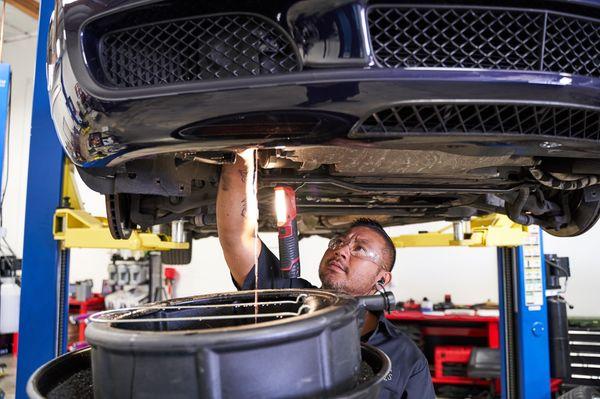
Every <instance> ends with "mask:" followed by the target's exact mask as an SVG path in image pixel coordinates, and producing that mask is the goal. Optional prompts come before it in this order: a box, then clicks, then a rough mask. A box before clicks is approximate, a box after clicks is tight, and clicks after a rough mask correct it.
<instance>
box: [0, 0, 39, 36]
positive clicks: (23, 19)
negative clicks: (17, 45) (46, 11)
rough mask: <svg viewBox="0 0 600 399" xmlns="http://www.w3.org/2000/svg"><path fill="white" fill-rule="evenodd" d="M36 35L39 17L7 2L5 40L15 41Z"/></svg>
mask: <svg viewBox="0 0 600 399" xmlns="http://www.w3.org/2000/svg"><path fill="white" fill-rule="evenodd" d="M1 4H2V3H1V2H0V8H1ZM0 13H1V11H0ZM36 35H37V19H35V18H32V17H30V16H29V15H27V14H25V13H24V12H22V11H21V10H19V9H17V8H16V7H14V6H12V5H10V4H6V17H5V19H4V41H5V42H13V41H18V40H23V39H25V38H28V37H31V36H36Z"/></svg>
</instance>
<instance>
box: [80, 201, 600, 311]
mask: <svg viewBox="0 0 600 399" xmlns="http://www.w3.org/2000/svg"><path fill="white" fill-rule="evenodd" d="M83 197H84V198H85V202H86V204H89V205H91V206H92V208H94V209H96V214H101V212H102V204H103V201H102V198H101V197H100V196H99V195H97V194H95V193H93V192H91V191H89V190H85V192H84V194H83ZM443 225H444V223H441V222H440V223H428V224H421V225H413V226H404V227H395V228H388V229H387V230H388V232H389V233H390V235H392V236H394V235H399V234H410V233H416V232H417V231H423V230H427V231H434V230H437V229H439V228H440V227H442V226H443ZM261 237H262V239H263V241H264V242H265V243H266V244H267V246H268V247H269V248H270V249H271V250H272V251H273V252H274V253H275V254H277V236H276V235H275V234H274V233H268V234H261ZM599 238H600V225H598V226H596V227H595V228H594V229H593V230H592V231H590V232H589V233H588V234H586V235H583V236H581V237H576V238H567V239H558V238H555V237H551V236H549V235H547V234H545V235H544V246H545V250H546V253H558V254H559V255H561V256H569V257H571V264H572V271H573V274H574V277H573V278H572V279H571V280H570V281H569V285H568V287H569V290H568V293H567V299H568V300H569V302H570V303H571V304H573V305H574V306H575V308H574V309H573V310H571V311H570V315H571V316H588V317H600V308H599V307H598V303H600V301H599V300H600V292H599V291H597V290H595V287H594V284H596V283H597V282H598V281H600V265H597V263H598V262H597V261H596V257H595V245H594V243H596V242H598V239H599ZM193 245H194V247H193V260H192V263H191V264H190V265H185V266H172V267H174V268H175V269H176V270H177V272H178V279H177V282H176V291H175V294H176V295H177V296H189V295H196V294H205V293H211V292H219V291H221V292H222V291H232V290H234V289H235V288H234V286H233V283H232V282H231V278H230V276H229V273H228V271H227V266H226V264H225V260H224V258H223V254H222V251H221V248H220V246H219V241H218V239H217V238H206V239H202V240H196V241H194V244H193ZM326 247H327V240H326V239H324V238H320V237H310V238H307V239H304V240H302V241H301V242H300V253H301V259H302V276H303V277H304V278H306V279H307V280H309V281H310V282H311V283H313V284H315V285H317V286H318V285H319V277H318V264H319V261H320V259H321V256H322V254H323V252H324V251H325V249H326ZM109 259H110V254H109V252H108V251H102V250H73V251H72V255H71V280H72V281H76V280H81V279H85V278H93V279H94V282H95V288H96V289H97V290H98V289H100V286H101V285H100V284H101V282H102V279H103V278H106V265H107V264H108V262H109ZM497 287H498V275H497V264H496V249H495V248H401V249H398V250H397V260H396V266H395V268H394V271H393V280H392V285H391V290H392V291H393V292H394V294H395V295H396V298H397V299H398V300H405V299H408V298H414V299H417V300H420V299H421V298H422V297H423V296H427V297H428V298H429V299H431V300H433V301H441V300H443V297H444V294H451V295H452V299H453V301H454V302H455V303H459V304H468V303H478V302H484V301H486V300H487V299H490V300H492V301H495V302H497V301H498V290H497Z"/></svg>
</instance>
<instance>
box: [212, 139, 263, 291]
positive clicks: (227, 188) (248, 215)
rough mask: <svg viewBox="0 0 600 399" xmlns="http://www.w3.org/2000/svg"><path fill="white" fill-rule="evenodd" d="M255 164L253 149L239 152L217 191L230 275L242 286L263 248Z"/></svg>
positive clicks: (220, 229) (219, 226) (219, 224)
mask: <svg viewBox="0 0 600 399" xmlns="http://www.w3.org/2000/svg"><path fill="white" fill-rule="evenodd" d="M254 167H255V166H254V150H246V151H244V152H242V153H240V154H238V156H237V157H236V162H235V164H233V165H223V167H222V169H221V179H220V181H219V190H218V194H217V230H218V234H219V242H220V243H221V247H222V248H223V254H224V255H225V261H226V262H227V266H229V270H230V272H231V275H232V276H233V279H234V280H235V281H236V283H237V284H238V285H239V286H240V287H241V286H242V285H243V284H244V280H245V279H246V276H247V275H248V273H249V272H250V270H252V267H253V266H254V263H255V255H256V257H257V258H258V256H260V252H261V249H262V246H261V241H260V240H255V234H256V231H257V228H258V223H257V220H256V216H257V204H256V197H255V196H254V194H253V189H254V187H253V179H254Z"/></svg>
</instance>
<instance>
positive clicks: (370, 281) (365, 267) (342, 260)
mask: <svg viewBox="0 0 600 399" xmlns="http://www.w3.org/2000/svg"><path fill="white" fill-rule="evenodd" d="M342 241H343V242H344V243H347V245H339V246H338V247H337V248H335V249H331V248H328V249H327V251H325V254H324V255H323V259H321V263H320V265H319V278H320V279H321V282H322V283H323V288H325V289H329V290H334V291H338V292H342V293H345V294H348V295H353V296H359V295H369V294H371V293H373V291H374V287H375V284H376V283H377V281H378V280H379V279H381V278H382V277H383V278H384V280H385V282H386V283H387V282H388V281H389V279H390V273H389V272H388V271H387V270H385V269H384V266H385V267H386V268H388V267H389V266H387V262H388V257H387V256H385V250H386V246H385V240H384V239H383V237H381V236H380V235H379V234H377V233H376V232H374V231H373V230H372V229H370V228H368V227H364V226H359V227H354V228H352V229H350V230H349V231H348V232H347V233H346V235H344V236H343V237H342ZM359 251H362V252H359ZM353 253H354V255H353ZM360 253H365V254H375V255H376V256H378V258H379V259H378V261H377V260H376V261H373V260H371V259H372V258H369V256H356V255H357V254H360Z"/></svg>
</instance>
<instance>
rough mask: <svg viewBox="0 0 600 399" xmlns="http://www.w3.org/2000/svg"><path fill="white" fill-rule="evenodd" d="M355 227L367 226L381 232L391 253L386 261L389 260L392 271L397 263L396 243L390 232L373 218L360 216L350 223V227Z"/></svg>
mask: <svg viewBox="0 0 600 399" xmlns="http://www.w3.org/2000/svg"><path fill="white" fill-rule="evenodd" d="M354 227H367V228H369V229H371V230H373V231H374V232H376V233H377V234H379V236H380V237H381V238H383V239H384V240H385V247H386V248H385V249H386V253H389V255H388V256H387V258H388V259H386V263H387V262H388V261H389V268H388V271H390V272H391V271H392V269H393V268H394V264H395V263H396V246H395V245H394V242H393V241H392V239H391V238H390V236H389V235H388V233H386V232H385V230H384V229H383V226H382V225H381V224H379V223H378V222H376V221H375V220H373V219H369V218H359V219H356V220H355V221H354V222H352V224H351V225H350V229H352V228H354Z"/></svg>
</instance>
